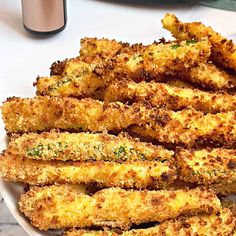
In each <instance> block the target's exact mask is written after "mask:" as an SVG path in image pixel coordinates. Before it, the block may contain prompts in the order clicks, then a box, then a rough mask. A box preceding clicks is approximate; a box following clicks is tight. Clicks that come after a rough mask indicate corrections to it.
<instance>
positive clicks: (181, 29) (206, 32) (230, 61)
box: [162, 14, 236, 71]
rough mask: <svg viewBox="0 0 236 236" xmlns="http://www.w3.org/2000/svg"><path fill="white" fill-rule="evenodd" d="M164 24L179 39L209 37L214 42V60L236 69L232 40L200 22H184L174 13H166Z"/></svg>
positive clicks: (235, 49)
mask: <svg viewBox="0 0 236 236" xmlns="http://www.w3.org/2000/svg"><path fill="white" fill-rule="evenodd" d="M162 24H163V27H164V28H165V29H167V30H169V31H170V32H171V33H172V35H173V36H174V37H175V38H176V39H179V40H190V39H197V40H201V39H203V38H208V40H209V41H210V43H211V44H212V55H211V58H212V60H213V61H214V62H216V63H217V64H221V65H223V66H225V67H228V68H231V69H234V70H235V71H236V47H235V45H234V43H233V41H232V40H228V39H226V38H225V37H223V36H222V35H220V34H219V33H217V32H215V31H214V30H213V29H212V28H211V27H206V26H205V25H203V24H202V23H200V22H193V23H182V22H181V21H179V20H178V18H177V17H176V16H175V15H173V14H166V15H165V17H164V18H163V19H162Z"/></svg>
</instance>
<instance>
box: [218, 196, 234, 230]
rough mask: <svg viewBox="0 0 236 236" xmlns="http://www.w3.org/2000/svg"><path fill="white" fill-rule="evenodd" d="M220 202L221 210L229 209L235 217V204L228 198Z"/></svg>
mask: <svg viewBox="0 0 236 236" xmlns="http://www.w3.org/2000/svg"><path fill="white" fill-rule="evenodd" d="M220 201H221V205H222V206H223V208H228V209H230V210H231V212H232V213H233V215H234V216H235V217H236V202H235V201H233V200H232V199H230V198H228V197H226V198H222V199H221V200H220ZM235 219H236V218H235ZM235 229H236V225H235Z"/></svg>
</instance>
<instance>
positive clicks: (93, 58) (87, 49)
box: [79, 37, 144, 63]
mask: <svg viewBox="0 0 236 236" xmlns="http://www.w3.org/2000/svg"><path fill="white" fill-rule="evenodd" d="M142 48H144V46H143V45H142V44H134V45H130V44H129V43H123V42H118V41H116V40H114V39H113V40H109V39H105V38H101V39H97V38H87V37H85V38H82V39H81V40H80V51H79V55H80V58H81V59H82V60H83V61H85V62H87V63H94V62H99V61H101V60H106V59H109V58H112V57H114V56H117V55H118V54H121V53H124V52H128V51H131V50H133V51H135V50H141V49H142Z"/></svg>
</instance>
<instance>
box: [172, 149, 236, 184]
mask: <svg viewBox="0 0 236 236" xmlns="http://www.w3.org/2000/svg"><path fill="white" fill-rule="evenodd" d="M176 163H177V168H178V172H179V178H180V179H181V180H184V181H186V182H195V183H198V184H204V185H210V184H218V183H221V184H222V185H225V184H226V183H232V182H236V150H235V149H232V150H230V149H223V148H215V149H201V150H186V149H181V150H179V152H177V153H176Z"/></svg>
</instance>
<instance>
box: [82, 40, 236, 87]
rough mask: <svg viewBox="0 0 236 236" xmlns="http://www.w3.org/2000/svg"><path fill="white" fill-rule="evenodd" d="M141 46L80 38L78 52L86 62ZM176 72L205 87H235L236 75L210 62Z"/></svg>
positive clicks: (135, 49)
mask: <svg viewBox="0 0 236 236" xmlns="http://www.w3.org/2000/svg"><path fill="white" fill-rule="evenodd" d="M190 42H191V41H189V43H190ZM192 43H194V41H192ZM142 47H144V46H142V45H140V44H138V45H129V44H127V43H121V42H116V41H115V40H107V39H97V38H85V39H82V40H81V50H80V52H81V55H82V57H83V58H86V59H87V62H89V63H94V62H95V61H96V60H98V59H100V60H106V59H108V58H111V57H113V56H114V55H118V54H120V53H122V52H125V50H126V51H127V50H132V51H137V50H140V49H141V48H142ZM177 74H178V76H181V77H182V78H184V79H185V80H188V81H191V82H194V83H197V84H198V85H199V86H201V87H204V88H206V89H211V90H223V89H234V88H236V76H235V75H230V74H229V73H227V72H226V71H224V70H222V69H220V68H218V67H217V66H215V65H214V64H211V63H199V64H198V65H196V66H193V67H190V68H189V69H188V70H187V71H186V70H184V71H183V72H181V71H179V72H178V73H177ZM170 81H171V80H170ZM180 83H181V86H182V85H183V83H184V82H178V83H177V84H176V83H174V86H176V85H178V86H177V87H179V84H180ZM184 86H186V84H185V85H184Z"/></svg>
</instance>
